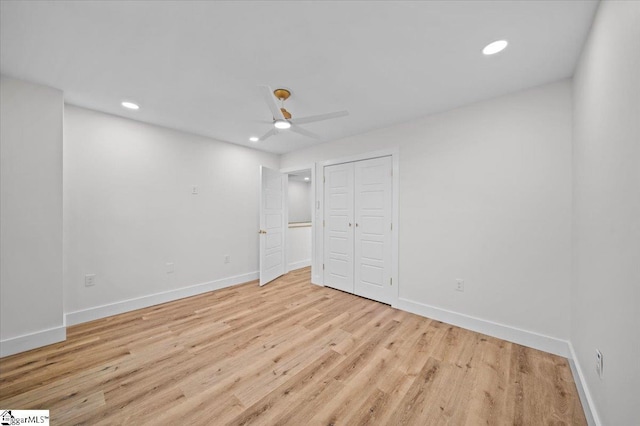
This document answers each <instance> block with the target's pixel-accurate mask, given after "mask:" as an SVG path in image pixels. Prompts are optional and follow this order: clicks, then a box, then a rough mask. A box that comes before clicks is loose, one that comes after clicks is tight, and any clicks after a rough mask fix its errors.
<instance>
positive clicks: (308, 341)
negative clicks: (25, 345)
mask: <svg viewBox="0 0 640 426" xmlns="http://www.w3.org/2000/svg"><path fill="white" fill-rule="evenodd" d="M309 275H310V274H309V270H308V268H307V269H302V270H298V271H294V272H292V273H290V274H287V275H285V276H284V277H281V278H279V279H278V280H276V281H275V282H273V283H270V284H268V285H267V286H265V287H262V288H260V287H258V285H257V284H256V283H255V282H252V283H247V284H243V285H240V286H235V287H231V288H227V289H223V290H218V291H215V292H211V293H206V294H203V295H199V296H195V297H191V298H188V299H182V300H179V301H175V302H171V303H166V304H163V305H158V306H154V307H151V308H146V309H141V310H138V311H134V312H129V313H126V314H122V315H117V316H113V317H110V318H105V319H101V320H97V321H93V322H90V323H85V324H80V325H77V326H73V327H70V328H69V329H68V337H67V341H65V342H62V343H58V344H55V345H51V346H47V347H45V348H40V349H36V350H33V351H30V352H25V353H22V354H18V355H14V356H10V357H6V358H3V359H1V360H0V407H1V408H4V409H8V408H11V409H49V410H51V413H50V414H51V419H52V421H51V424H52V425H66V424H89V425H103V424H104V425H106V424H132V425H142V424H189V425H224V424H229V425H245V424H258V425H275V424H290V425H303V424H309V425H361V424H372V425H440V424H449V425H480V424H488V425H547V424H549V425H551V424H553V425H584V424H586V420H585V417H584V413H583V411H582V407H581V405H580V401H579V399H578V394H577V390H576V387H575V384H574V382H573V378H572V376H571V372H570V369H569V366H568V363H567V360H566V359H564V358H561V357H558V356H554V355H550V354H547V353H544V352H540V351H536V350H533V349H529V348H526V347H523V346H519V345H516V344H512V343H509V342H506V341H503V340H499V339H495V338H492V337H489V336H485V335H482V334H478V333H474V332H471V331H467V330H464V329H461V328H458V327H453V326H450V325H448V324H444V323H441V322H438V321H433V320H430V319H427V318H423V317H419V316H417V315H413V314H409V313H406V312H402V311H398V310H396V309H393V308H391V307H389V306H387V305H383V304H380V303H377V302H373V301H370V300H367V299H362V298H359V297H356V296H353V295H349V294H346V293H342V292H339V291H337V290H331V289H328V288H322V287H318V286H315V285H311V284H310V283H309Z"/></svg>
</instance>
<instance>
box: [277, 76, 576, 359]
mask: <svg viewBox="0 0 640 426" xmlns="http://www.w3.org/2000/svg"><path fill="white" fill-rule="evenodd" d="M571 110H572V108H571V83H570V81H568V80H567V81H562V82H558V83H554V84H550V85H546V86H542V87H538V88H534V89H531V90H527V91H524V92H520V93H515V94H512V95H508V96H503V97H500V98H497V99H493V100H489V101H485V102H481V103H477V104H473V105H470V106H467V107H463V108H459V109H456V110H453V111H449V112H445V113H442V114H438V115H433V116H429V117H426V118H424V119H421V120H417V121H412V122H408V123H405V124H401V125H398V126H394V127H390V128H386V129H382V130H379V131H375V132H371V133H367V134H363V135H357V136H353V137H350V138H346V139H342V140H338V141H333V142H329V143H326V144H322V145H319V146H314V147H310V148H309V149H306V150H302V151H296V152H293V153H289V154H285V155H284V156H283V157H282V158H281V167H282V168H295V167H297V166H301V165H305V164H309V163H311V162H316V161H321V160H328V159H336V158H340V157H344V156H349V155H355V154H359V153H363V152H369V151H376V150H383V149H389V148H391V147H398V148H399V151H400V154H399V158H400V160H399V161H400V163H399V174H400V176H399V179H400V181H399V187H400V205H399V210H400V212H399V214H400V217H399V226H400V228H399V232H400V233H399V244H400V247H399V253H400V254H399V256H400V265H399V268H400V270H399V281H400V282H399V295H400V298H402V299H403V300H405V301H408V302H410V303H413V304H416V306H420V305H421V304H425V305H430V306H432V307H436V308H438V309H441V310H448V311H453V312H455V313H461V314H464V315H467V316H473V317H477V318H479V319H483V320H487V321H492V322H496V323H500V324H506V325H509V326H510V327H516V328H520V329H523V330H527V331H530V332H533V333H539V334H542V335H546V336H551V337H553V338H556V339H567V338H568V336H569V308H570V301H569V289H570V278H571V274H570V264H571V261H570V259H571V257H570V256H571V254H570V248H571V234H570V232H571ZM318 185H321V183H318ZM456 278H462V279H464V280H465V292H463V293H461V292H456V291H454V281H455V279H456ZM564 347H565V348H566V343H564Z"/></svg>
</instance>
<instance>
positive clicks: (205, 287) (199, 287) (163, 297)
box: [65, 272, 259, 326]
mask: <svg viewBox="0 0 640 426" xmlns="http://www.w3.org/2000/svg"><path fill="white" fill-rule="evenodd" d="M258 277H259V273H258V272H249V273H247V274H242V275H236V276H233V277H228V278H222V279H219V280H215V281H209V282H206V283H201V284H196V285H192V286H189V287H184V288H179V289H176V290H169V291H165V292H162V293H156V294H150V295H148V296H142V297H137V298H135V299H128V300H123V301H121V302H115V303H109V304H106V305H102V306H96V307H94V308H89V309H83V310H80V311H75V312H69V313H67V314H66V315H65V319H66V324H67V326H71V325H76V324H81V323H83V322H88V321H93V320H97V319H100V318H106V317H110V316H112V315H118V314H122V313H125V312H130V311H134V310H136V309H142V308H148V307H149V306H154V305H159V304H161V303H166V302H172V301H174V300H179V299H184V298H185V297H191V296H196V295H198V294H202V293H207V292H210V291H214V290H219V289H222V288H226V287H231V286H233V285H237V284H242V283H246V282H248V281H253V280H257V279H258Z"/></svg>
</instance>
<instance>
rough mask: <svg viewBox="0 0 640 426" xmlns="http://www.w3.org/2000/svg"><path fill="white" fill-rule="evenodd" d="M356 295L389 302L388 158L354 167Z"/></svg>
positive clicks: (389, 171)
mask: <svg viewBox="0 0 640 426" xmlns="http://www.w3.org/2000/svg"><path fill="white" fill-rule="evenodd" d="M354 167H355V170H354V181H355V186H354V189H355V193H354V196H355V197H354V210H355V217H354V220H355V222H356V224H357V225H356V228H355V236H354V242H355V246H354V266H355V269H354V286H355V294H357V295H359V296H363V297H368V298H370V299H374V300H378V301H380V302H384V303H390V302H391V300H392V299H391V291H392V290H391V289H392V287H391V282H390V280H391V203H392V194H391V191H392V176H391V171H392V163H391V157H382V158H375V159H372V160H364V161H358V162H356V163H354Z"/></svg>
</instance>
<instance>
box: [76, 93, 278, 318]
mask: <svg viewBox="0 0 640 426" xmlns="http://www.w3.org/2000/svg"><path fill="white" fill-rule="evenodd" d="M65 120H66V121H65V140H64V150H65V152H64V161H65V168H64V190H65V194H64V206H65V215H64V221H65V236H66V245H65V250H66V271H65V303H66V306H65V309H66V312H67V313H73V312H77V311H83V310H89V311H90V312H91V310H92V309H94V308H96V307H99V306H100V305H107V304H112V303H117V302H122V301H126V300H128V299H135V298H141V297H143V298H144V297H147V296H149V295H154V294H158V293H161V292H172V291H175V290H177V289H183V288H185V287H187V286H193V285H197V284H202V283H209V282H211V281H216V280H223V279H225V278H229V277H238V278H237V279H235V280H234V279H231V280H225V281H223V282H224V283H227V284H229V283H233V282H238V281H239V282H242V281H247V280H248V279H253V278H255V273H256V271H257V270H258V233H257V231H258V229H259V223H258V196H259V179H258V176H259V165H260V164H263V165H265V166H268V167H272V168H276V169H277V168H278V157H277V156H276V155H273V154H266V153H262V152H259V151H256V150H252V149H248V148H244V147H240V146H237V145H232V144H228V143H223V142H218V141H215V140H212V139H208V138H204V137H199V136H195V135H191V134H186V133H182V132H178V131H174V130H169V129H166V128H162V127H158V126H153V125H148V124H144V123H141V122H136V121H132V120H127V119H124V118H119V117H115V116H111V115H107V114H103V113H99V112H95V111H90V110H86V109H82V108H78V107H74V106H69V105H67V106H66V107H65ZM193 185H197V186H198V191H199V194H198V195H192V193H191V192H192V186H193ZM225 255H229V256H230V260H231V261H230V263H228V264H225V263H224V256H225ZM168 262H171V263H174V268H175V272H173V273H167V266H166V264H167V263H168ZM85 274H95V275H96V284H95V286H93V287H85V286H84V276H85ZM175 294H176V295H178V296H183V295H184V294H185V293H180V292H178V293H175ZM153 300H154V301H159V300H162V299H158V298H155V299H153ZM122 306H124V307H128V308H134V307H137V306H138V305H136V304H135V303H133V304H124V305H122ZM116 311H117V310H116ZM96 312H97V313H98V314H99V313H104V312H107V313H109V312H113V310H111V311H110V310H100V309H98V310H97V311H96ZM94 316H95V315H93V314H89V315H84V314H82V313H79V314H73V315H72V316H71V318H72V320H71V321H70V322H71V323H73V322H77V321H82V320H86V319H87V318H92V317H94Z"/></svg>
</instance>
